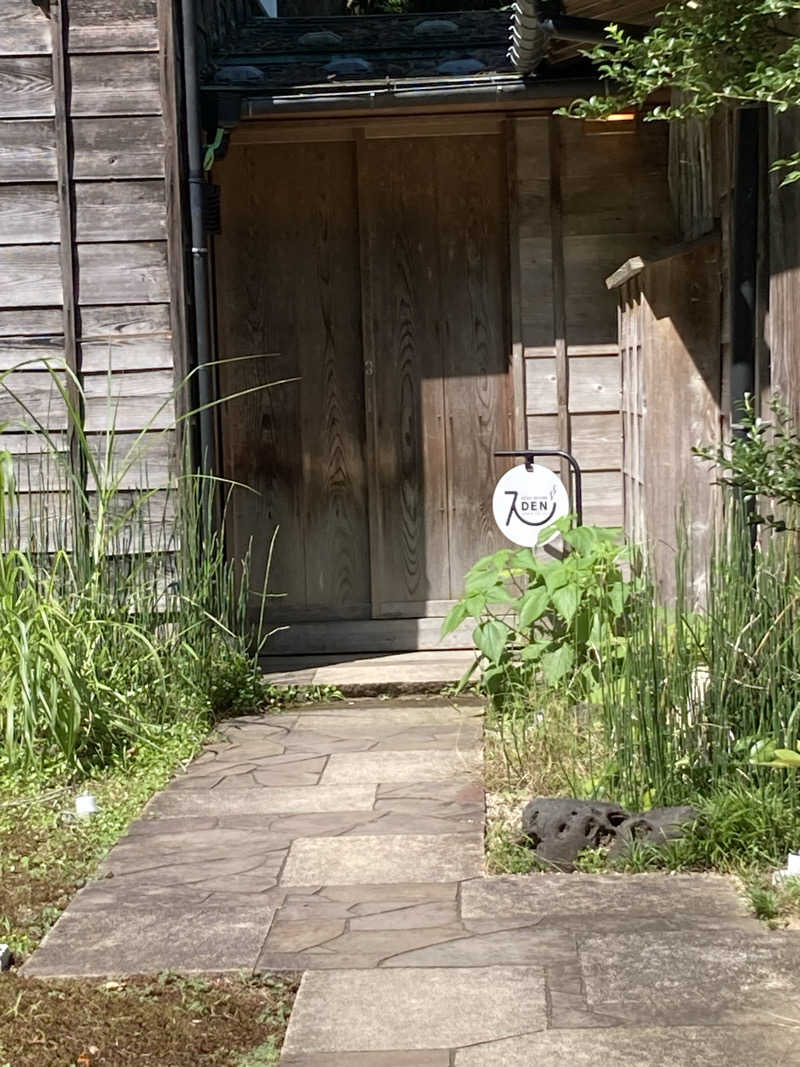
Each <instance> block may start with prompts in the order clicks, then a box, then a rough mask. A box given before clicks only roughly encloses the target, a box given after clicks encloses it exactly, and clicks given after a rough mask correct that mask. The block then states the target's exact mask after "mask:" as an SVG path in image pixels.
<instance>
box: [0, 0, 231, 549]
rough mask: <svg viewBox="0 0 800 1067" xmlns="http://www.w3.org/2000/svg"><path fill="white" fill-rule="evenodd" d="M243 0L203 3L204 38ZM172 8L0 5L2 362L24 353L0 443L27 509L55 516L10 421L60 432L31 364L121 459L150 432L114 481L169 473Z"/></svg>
mask: <svg viewBox="0 0 800 1067" xmlns="http://www.w3.org/2000/svg"><path fill="white" fill-rule="evenodd" d="M245 3H246V0H230V2H229V3H216V2H214V3H212V2H211V0H205V2H204V3H203V4H202V6H201V21H202V22H203V26H202V27H201V33H200V36H201V40H203V41H205V42H207V43H213V42H215V41H216V40H217V39H218V38H219V37H220V36H221V35H222V34H223V33H225V32H227V30H228V29H229V28H230V25H231V22H232V20H234V19H235V18H237V17H240V16H241V15H242V12H241V11H240V9H243V8H244V7H245ZM176 18H177V7H176V6H175V5H174V3H173V0H125V2H124V3H123V2H119V3H110V2H109V0H52V3H50V4H49V5H48V4H44V3H43V4H41V5H40V6H34V5H33V4H32V3H30V2H22V0H0V372H3V371H8V370H9V369H10V368H14V367H17V366H18V365H19V364H20V363H22V362H25V367H24V369H20V370H14V371H13V373H12V374H11V375H10V376H9V377H8V378H7V379H6V381H5V385H6V387H7V388H5V389H2V390H0V393H2V395H0V419H1V420H2V429H3V433H2V436H1V437H0V447H6V448H9V449H11V450H12V451H13V452H15V453H16V454H18V457H19V459H18V469H19V477H20V482H21V488H22V489H23V490H28V494H27V507H28V509H29V510H31V511H36V512H37V513H41V512H42V511H43V510H45V509H49V510H51V511H53V512H54V513H61V512H63V507H62V506H61V502H60V498H59V497H53V498H48V496H47V494H48V493H52V491H53V490H56V489H59V488H63V486H59V485H57V484H53V482H54V480H55V481H58V479H57V478H55V479H54V468H53V467H52V465H46V466H47V470H46V471H45V473H44V475H42V473H41V468H42V464H41V463H40V459H39V453H40V451H41V448H40V443H37V441H36V439H35V438H34V437H31V435H30V434H26V433H25V432H23V431H25V430H26V429H28V430H29V429H30V421H31V420H30V414H33V415H34V416H35V417H36V418H38V419H41V420H42V422H43V423H44V424H46V425H47V426H48V427H49V428H50V429H52V430H54V431H59V432H62V431H64V430H65V429H66V426H67V418H66V411H65V408H64V405H63V404H62V403H61V401H60V398H59V396H58V394H57V391H56V390H55V389H54V387H53V382H52V379H51V377H50V375H49V373H48V371H47V369H46V365H45V362H44V361H45V360H51V361H54V363H58V362H60V363H61V365H62V366H63V363H64V362H66V365H67V367H68V368H70V370H71V371H72V372H73V373H74V374H75V375H76V376H77V377H78V379H79V380H80V382H81V384H82V388H83V392H84V394H85V426H86V429H87V431H88V433H89V434H90V435H91V436H93V437H97V438H98V439H102V435H103V433H104V431H106V430H107V429H108V428H109V426H110V425H111V424H113V425H114V426H115V428H116V430H117V431H118V432H119V440H118V443H117V448H118V451H119V453H120V454H124V453H125V452H126V451H128V449H129V448H130V447H131V445H132V443H133V442H134V440H135V439H136V435H137V433H138V432H139V431H141V430H142V429H144V428H147V430H148V436H147V444H148V447H147V448H146V452H145V454H144V455H143V458H142V460H141V461H140V462H137V463H136V464H135V465H134V467H133V468H132V469H131V471H130V473H129V474H128V476H127V478H126V480H125V486H126V487H127V488H130V489H139V488H143V487H149V486H163V485H166V484H167V483H168V480H169V472H170V468H171V466H172V452H173V451H174V443H173V434H172V433H171V432H167V433H165V432H163V431H169V430H170V428H171V427H173V425H174V404H173V401H172V394H173V390H174V384H175V373H176V368H177V371H178V374H179V375H181V376H182V374H183V373H184V372H185V371H184V368H185V365H186V364H185V352H184V347H185V342H184V339H183V331H184V319H185V309H184V304H183V299H184V297H183V261H182V260H183V252H182V230H181V227H182V219H181V207H180V175H179V163H178V159H177V153H176V150H175V142H176V139H177V138H176V134H175V130H176V128H177V126H178V119H177V113H178V110H179V100H178V79H177V78H176V74H175V64H176V55H175V52H176V49H175V46H174V20H175V19H176ZM9 390H13V393H14V394H16V397H17V398H18V400H16V399H15V398H14V396H12V393H11V392H9ZM25 407H27V408H28V409H29V413H28V414H26V412H25V410H24V408H25ZM164 506H165V501H164V499H163V497H156V498H154V499H153V501H152V504H151V506H150V512H151V514H152V516H153V522H154V529H155V528H157V526H158V525H159V521H160V518H161V516H162V515H163V512H164ZM21 510H24V505H21Z"/></svg>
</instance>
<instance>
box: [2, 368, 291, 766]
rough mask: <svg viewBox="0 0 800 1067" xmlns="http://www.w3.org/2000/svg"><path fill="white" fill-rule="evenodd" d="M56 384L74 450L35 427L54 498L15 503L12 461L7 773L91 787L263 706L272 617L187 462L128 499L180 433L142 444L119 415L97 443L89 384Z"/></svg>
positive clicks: (211, 497) (207, 489) (149, 433)
mask: <svg viewBox="0 0 800 1067" xmlns="http://www.w3.org/2000/svg"><path fill="white" fill-rule="evenodd" d="M51 376H52V381H53V393H54V403H56V404H58V403H61V405H62V406H63V408H64V409H65V410H66V412H67V422H68V427H69V432H68V435H67V436H68V440H69V448H67V449H65V448H64V438H63V437H59V436H56V435H54V434H53V433H51V431H49V430H48V429H47V427H46V426H45V425H44V424H43V423H42V421H39V420H36V419H32V420H31V422H30V424H29V425H28V427H27V429H28V430H29V432H32V433H35V434H37V438H36V441H37V448H38V446H39V445H42V446H43V449H42V454H41V457H40V462H41V470H40V471H39V473H40V475H41V480H42V486H43V488H45V489H46V490H47V492H40V493H30V492H28V493H23V492H20V491H18V487H17V484H16V481H15V477H14V457H12V456H11V455H10V454H9V453H7V452H0V539H1V540H2V551H0V730H1V733H0V772H6V773H19V772H26V771H27V772H36V773H37V774H42V773H48V771H53V772H54V773H55V772H58V774H60V775H64V774H66V775H67V776H70V775H72V776H80V775H84V774H87V773H90V772H92V771H94V770H98V769H101V768H103V767H105V766H108V765H110V764H117V763H120V762H122V763H124V762H125V760H126V759H127V758H128V757H129V756H130V754H131V753H140V752H141V750H142V749H143V748H147V747H150V748H153V749H157V748H158V747H159V745H160V743H161V742H162V741H163V739H164V738H165V736H166V735H167V733H168V732H169V731H170V730H172V729H174V728H175V727H176V726H178V727H179V726H180V725H181V724H182V723H194V724H195V725H197V726H198V727H199V728H201V729H202V728H203V727H204V726H205V727H207V726H208V725H210V724H211V722H213V720H214V718H215V717H217V716H219V715H221V714H223V713H225V712H228V711H234V712H236V711H241V710H249V709H251V708H253V707H255V706H257V705H258V703H259V700H260V698H261V696H262V686H261V683H260V675H259V672H258V653H259V651H260V650H261V646H262V644H263V641H264V639H265V638H264V635H263V627H261V625H260V624H261V623H262V622H263V611H262V612H261V616H260V619H259V621H258V623H257V624H256V625H253V624H252V622H251V621H250V620H251V616H252V612H250V611H249V600H250V597H251V590H250V588H249V558H246V559H244V560H239V561H236V563H235V564H234V562H233V561H229V560H227V559H226V556H225V552H224V545H223V541H222V536H221V534H220V532H219V531H220V527H221V524H220V523H218V522H216V521H215V511H216V510H217V509H218V507H219V504H218V502H217V501H216V498H217V496H218V495H219V494H220V483H218V482H216V481H215V480H213V479H211V478H209V477H208V476H206V475H203V474H200V473H196V472H195V471H194V470H193V467H192V464H191V462H189V460H188V459H186V460H185V461H184V462H183V463H182V464H179V469H178V471H177V473H175V474H173V475H171V476H168V477H167V479H166V481H165V482H164V483H163V484H159V485H158V486H157V487H156V488H151V489H139V488H134V489H131V488H130V485H131V484H134V485H140V484H141V483H142V482H144V484H148V481H149V480H150V479H148V478H147V477H139V476H137V475H141V474H142V473H144V472H146V469H147V462H148V452H149V448H150V443H151V442H153V441H158V440H159V439H161V440H164V434H165V433H168V434H169V438H170V440H171V438H172V431H164V432H162V431H157V430H156V431H154V430H153V428H152V426H151V425H148V426H146V427H145V429H144V430H142V431H141V432H140V433H138V434H136V435H134V436H133V440H132V442H130V441H129V438H130V435H127V436H126V437H125V438H123V437H121V436H120V435H119V434H118V433H117V432H116V431H115V428H114V421H115V420H114V412H113V408H112V405H111V404H110V405H109V417H108V420H107V422H108V425H109V428H108V429H107V430H106V431H105V432H104V433H103V434H100V435H96V436H92V437H90V436H88V435H87V434H86V433H85V431H84V429H83V425H82V420H81V418H80V416H79V412H80V410H81V406H82V404H81V398H80V394H79V387H78V383H77V382H73V383H72V386H73V388H71V389H68V388H67V387H66V386H65V385H64V384H63V380H64V379H63V371H62V370H59V371H53V372H52V373H51ZM3 384H5V381H4V382H3ZM9 391H10V389H9ZM12 395H13V394H12ZM76 396H77V398H78V399H77V401H76V399H75V398H76ZM173 399H174V397H170V398H169V399H168V400H167V401H165V404H166V403H169V404H170V405H171V404H172V402H173ZM159 414H160V412H159ZM151 421H153V420H151ZM187 455H188V453H187ZM33 460H34V470H33V478H31V475H30V470H31V457H28V470H29V485H28V488H31V486H30V482H31V481H32V480H35V478H36V476H37V471H36V469H35V462H36V456H34V457H33ZM54 472H55V477H54ZM23 488H25V487H23ZM224 491H225V490H224V487H222V492H223V493H224ZM223 508H224V504H223ZM269 548H270V546H269V545H264V546H263V551H264V552H269ZM261 549H262V546H259V550H261ZM257 595H259V596H261V597H262V601H261V602H262V604H263V603H264V599H263V598H264V597H265V596H266V590H260V591H257Z"/></svg>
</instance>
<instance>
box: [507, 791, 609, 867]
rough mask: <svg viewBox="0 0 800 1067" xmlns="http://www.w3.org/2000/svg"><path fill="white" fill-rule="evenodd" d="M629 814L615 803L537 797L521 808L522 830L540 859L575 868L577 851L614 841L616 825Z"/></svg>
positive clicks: (554, 864)
mask: <svg viewBox="0 0 800 1067" xmlns="http://www.w3.org/2000/svg"><path fill="white" fill-rule="evenodd" d="M629 818H630V813H629V812H627V811H625V810H624V809H623V808H620V807H619V806H618V805H617V804H606V803H604V802H602V801H586V800H576V799H575V798H574V797H536V798H535V799H534V800H532V801H531V802H530V803H529V804H526V805H525V808H524V809H523V812H522V834H523V838H524V839H525V840H527V841H528V842H529V843H530V844H531V845H533V846H534V847H535V849H536V855H537V856H538V857H539V859H542V860H545V861H546V862H547V863H549V864H551V865H552V866H553V867H555V868H556V869H558V870H562V871H571V870H573V869H574V865H575V860H576V859H577V857H578V855H579V854H580V853H581V852H583V851H584V850H585V849H588V848H600V847H601V846H602V845H608V844H610V843H611V842H612V841H614V839H615V836H616V828H617V827H618V826H619V825H620V824H622V823H624V822H625V821H626V820H628V819H629Z"/></svg>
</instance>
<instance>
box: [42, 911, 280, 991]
mask: <svg viewBox="0 0 800 1067" xmlns="http://www.w3.org/2000/svg"><path fill="white" fill-rule="evenodd" d="M272 913H273V908H272V907H271V906H269V904H267V903H259V902H258V901H255V900H250V901H248V902H247V903H246V904H241V903H235V902H233V901H229V902H228V903H227V904H226V906H225V907H224V908H221V907H220V906H219V904H211V905H209V904H198V905H194V906H192V905H190V904H189V903H188V902H187V901H186V899H185V898H184V899H183V900H181V901H180V902H178V903H177V904H175V903H171V902H170V901H168V900H165V899H163V898H161V899H159V900H157V901H151V902H149V903H144V902H143V903H140V904H136V905H127V906H126V907H119V906H117V907H103V908H100V907H92V908H89V909H85V910H84V909H73V908H71V907H70V908H68V909H67V911H66V912H65V913H64V914H63V915H62V916H61V918H60V919H59V920H58V922H57V923H56V924H55V926H54V927H53V929H52V930H51V931H50V933H49V934H48V935H47V936H46V937H45V939H44V941H43V942H42V945H41V946H40V948H39V949H38V950H37V951H36V952H35V953H34V954H33V956H31V958H30V959H29V960H28V961H27V963H26V964H25V966H24V968H23V973H24V974H26V975H28V976H31V977H37V978H62V977H73V976H75V977H77V976H81V975H107V974H143V973H151V972H153V973H154V972H156V971H163V970H171V971H182V972H193V971H194V972H227V971H238V970H240V969H241V968H248V969H249V968H252V967H253V966H254V964H255V961H256V959H257V957H258V952H259V949H260V947H261V944H262V943H263V940H264V936H265V933H266V931H267V928H268V926H269V923H270V920H271V918H272Z"/></svg>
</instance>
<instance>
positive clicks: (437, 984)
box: [284, 967, 547, 1057]
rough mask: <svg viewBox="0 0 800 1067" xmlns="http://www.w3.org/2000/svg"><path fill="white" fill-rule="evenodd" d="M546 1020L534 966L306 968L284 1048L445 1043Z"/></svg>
mask: <svg viewBox="0 0 800 1067" xmlns="http://www.w3.org/2000/svg"><path fill="white" fill-rule="evenodd" d="M546 1025H547V1007H546V1002H545V987H544V974H543V972H542V971H541V970H540V969H538V968H535V967H478V968H472V969H469V970H467V969H464V970H450V969H448V968H440V969H431V970H422V971H418V970H408V969H404V970H395V971H355V972H347V971H307V972H306V974H305V975H304V976H303V980H302V983H301V986H300V992H299V994H298V996H297V1000H296V1001H295V1006H294V1010H293V1011H292V1016H291V1019H290V1020H289V1029H288V1032H287V1034H286V1042H285V1046H284V1047H285V1051H286V1055H287V1056H289V1057H290V1056H292V1055H295V1056H297V1055H299V1054H306V1055H307V1054H309V1053H320V1052H342V1051H345V1050H351V1051H354V1052H355V1051H359V1052H382V1051H388V1050H393V1049H395V1050H403V1051H411V1050H414V1049H448V1048H457V1047H461V1046H463V1045H471V1044H475V1043H476V1042H478V1041H487V1040H496V1039H499V1038H501V1037H512V1036H515V1035H517V1034H522V1033H532V1032H534V1031H536V1030H539V1029H544V1027H545V1026H546Z"/></svg>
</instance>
